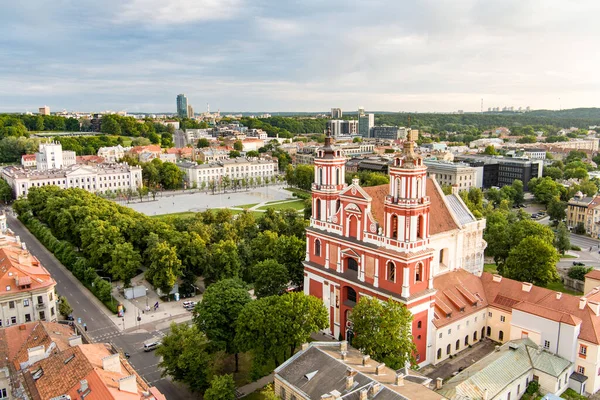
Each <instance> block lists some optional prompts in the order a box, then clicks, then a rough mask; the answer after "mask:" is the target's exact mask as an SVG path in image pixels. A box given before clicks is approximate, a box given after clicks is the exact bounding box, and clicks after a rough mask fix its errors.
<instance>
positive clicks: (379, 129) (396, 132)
mask: <svg viewBox="0 0 600 400" xmlns="http://www.w3.org/2000/svg"><path fill="white" fill-rule="evenodd" d="M370 115H373V114H370ZM369 137H372V138H376V139H391V140H399V139H404V138H405V137H406V128H404V127H402V128H398V127H397V126H374V127H373V128H371V135H370V136H369Z"/></svg>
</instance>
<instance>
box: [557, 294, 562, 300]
mask: <svg viewBox="0 0 600 400" xmlns="http://www.w3.org/2000/svg"><path fill="white" fill-rule="evenodd" d="M561 297H562V292H556V300H560V298H561Z"/></svg>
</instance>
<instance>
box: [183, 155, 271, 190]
mask: <svg viewBox="0 0 600 400" xmlns="http://www.w3.org/2000/svg"><path fill="white" fill-rule="evenodd" d="M177 166H178V167H179V169H181V170H182V171H183V172H184V174H185V177H184V179H185V181H186V182H187V183H188V185H189V187H191V186H193V185H194V184H196V186H197V187H203V185H204V187H206V186H207V185H208V184H209V183H210V182H215V183H217V184H220V183H221V182H222V180H223V177H225V176H227V177H228V178H229V179H230V180H231V181H234V180H241V179H250V178H252V179H254V180H255V181H256V180H257V178H260V179H261V180H263V181H264V179H265V178H271V177H273V176H276V175H277V173H278V164H277V161H271V160H262V159H258V160H256V159H247V158H234V159H228V160H221V161H217V162H211V163H208V164H200V165H198V164H196V163H179V164H177Z"/></svg>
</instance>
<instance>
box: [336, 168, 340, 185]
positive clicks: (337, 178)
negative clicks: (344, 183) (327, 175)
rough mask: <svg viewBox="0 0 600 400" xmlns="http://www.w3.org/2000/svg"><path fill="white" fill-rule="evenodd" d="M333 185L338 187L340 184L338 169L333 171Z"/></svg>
mask: <svg viewBox="0 0 600 400" xmlns="http://www.w3.org/2000/svg"><path fill="white" fill-rule="evenodd" d="M335 184H336V185H339V184H340V169H339V168H336V170H335Z"/></svg>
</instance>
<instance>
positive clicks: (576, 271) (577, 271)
mask: <svg viewBox="0 0 600 400" xmlns="http://www.w3.org/2000/svg"><path fill="white" fill-rule="evenodd" d="M593 270H594V267H585V266H582V265H578V266H575V267H571V268H569V272H568V273H567V275H568V276H569V278H571V279H577V280H579V281H585V275H586V274H587V273H589V272H591V271H593Z"/></svg>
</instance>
